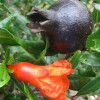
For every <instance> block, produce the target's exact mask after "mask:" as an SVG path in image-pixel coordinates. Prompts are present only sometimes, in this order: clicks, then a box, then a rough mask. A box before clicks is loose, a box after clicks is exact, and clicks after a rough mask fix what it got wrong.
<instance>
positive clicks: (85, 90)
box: [77, 77, 100, 96]
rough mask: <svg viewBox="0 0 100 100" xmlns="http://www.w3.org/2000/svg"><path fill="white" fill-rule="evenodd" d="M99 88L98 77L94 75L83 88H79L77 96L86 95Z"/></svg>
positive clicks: (99, 81) (99, 78)
mask: <svg viewBox="0 0 100 100" xmlns="http://www.w3.org/2000/svg"><path fill="white" fill-rule="evenodd" d="M99 89H100V77H96V78H95V79H93V80H92V81H90V82H89V83H87V84H86V85H85V86H84V87H83V88H81V89H80V90H79V91H78V93H77V96H80V95H86V94H89V93H92V92H94V91H96V90H99Z"/></svg>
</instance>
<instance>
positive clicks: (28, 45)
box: [14, 37, 44, 57]
mask: <svg viewBox="0 0 100 100" xmlns="http://www.w3.org/2000/svg"><path fill="white" fill-rule="evenodd" d="M14 39H15V40H16V42H17V43H18V44H19V45H20V46H22V47H23V48H24V49H25V50H26V51H27V52H29V53H31V54H32V55H34V56H35V57H37V56H39V55H40V52H41V51H42V50H43V49H44V42H43V41H41V40H40V41H28V40H23V39H20V38H18V37H14Z"/></svg>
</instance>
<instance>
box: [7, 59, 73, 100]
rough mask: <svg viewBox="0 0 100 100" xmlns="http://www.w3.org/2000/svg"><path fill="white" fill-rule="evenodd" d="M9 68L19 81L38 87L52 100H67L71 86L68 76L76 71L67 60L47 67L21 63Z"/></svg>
mask: <svg viewBox="0 0 100 100" xmlns="http://www.w3.org/2000/svg"><path fill="white" fill-rule="evenodd" d="M8 68H10V69H13V70H14V73H13V74H14V76H15V77H16V78H17V79H19V80H20V81H23V82H28V83H30V84H32V85H34V86H36V87H37V88H38V89H39V90H40V91H41V93H42V94H43V95H44V96H47V97H48V98H49V99H50V100H66V91H67V90H68V88H69V85H70V82H69V80H68V78H67V75H69V74H71V73H73V71H74V70H73V69H72V65H71V63H69V62H68V61H67V60H59V61H56V62H54V63H53V64H50V65H47V66H39V65H34V64H31V63H28V62H20V63H17V64H14V65H9V66H8Z"/></svg>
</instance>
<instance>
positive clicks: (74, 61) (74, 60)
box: [69, 50, 81, 69]
mask: <svg viewBox="0 0 100 100" xmlns="http://www.w3.org/2000/svg"><path fill="white" fill-rule="evenodd" d="M80 56H81V51H80V50H78V51H76V52H75V54H74V55H73V56H72V57H70V59H69V61H70V62H71V63H72V65H73V68H74V69H75V68H76V67H77V65H78V63H79V59H80Z"/></svg>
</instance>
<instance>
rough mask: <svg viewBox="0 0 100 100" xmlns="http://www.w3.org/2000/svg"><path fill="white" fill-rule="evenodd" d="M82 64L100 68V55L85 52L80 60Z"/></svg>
mask: <svg viewBox="0 0 100 100" xmlns="http://www.w3.org/2000/svg"><path fill="white" fill-rule="evenodd" d="M80 62H82V63H84V64H86V65H90V66H95V67H97V66H99V67H100V53H98V52H85V53H84V54H83V56H82V57H81V58H80Z"/></svg>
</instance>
